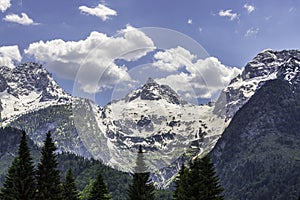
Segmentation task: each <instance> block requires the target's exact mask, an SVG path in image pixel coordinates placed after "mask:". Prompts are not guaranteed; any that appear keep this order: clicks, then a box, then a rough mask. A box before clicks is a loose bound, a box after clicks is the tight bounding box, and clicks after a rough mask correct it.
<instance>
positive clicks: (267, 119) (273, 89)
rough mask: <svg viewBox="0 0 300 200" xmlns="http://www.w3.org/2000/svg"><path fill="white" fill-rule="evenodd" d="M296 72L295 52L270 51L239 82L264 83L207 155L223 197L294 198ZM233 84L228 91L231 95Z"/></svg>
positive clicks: (298, 179)
mask: <svg viewBox="0 0 300 200" xmlns="http://www.w3.org/2000/svg"><path fill="white" fill-rule="evenodd" d="M299 67H300V52H299V51H282V52H276V51H271V50H268V51H265V52H262V53H260V54H259V55H258V56H257V57H255V58H254V59H253V60H252V61H251V62H250V63H249V64H248V65H247V66H246V68H245V70H244V72H243V74H242V75H241V76H240V77H239V78H240V79H243V80H244V81H245V80H248V82H249V85H248V88H251V87H252V85H251V84H250V83H253V82H254V81H257V80H258V77H261V79H262V80H264V82H261V83H260V89H258V90H257V91H256V92H255V94H254V95H253V96H252V98H250V100H249V101H248V103H246V104H245V105H244V106H243V107H242V108H241V109H240V110H239V111H238V112H237V113H236V114H235V115H234V117H233V119H232V121H231V123H230V125H229V126H228V127H227V129H226V130H225V132H224V133H223V134H222V137H221V138H220V139H219V141H218V142H217V144H216V146H215V148H214V149H213V151H212V152H211V155H212V158H213V161H214V163H215V165H216V171H217V174H218V175H219V177H220V179H221V184H222V185H223V187H224V189H225V197H226V198H228V199H298V197H299V194H300V189H299V188H300V148H299V147H300V134H299V130H300V85H299V80H300V75H299V73H300V70H299V69H300V68H299ZM268 77H269V78H268ZM266 79H273V80H266ZM237 82H238V80H236V81H233V82H232V84H231V85H230V86H228V87H229V88H231V91H234V89H233V88H234V84H235V83H237Z"/></svg>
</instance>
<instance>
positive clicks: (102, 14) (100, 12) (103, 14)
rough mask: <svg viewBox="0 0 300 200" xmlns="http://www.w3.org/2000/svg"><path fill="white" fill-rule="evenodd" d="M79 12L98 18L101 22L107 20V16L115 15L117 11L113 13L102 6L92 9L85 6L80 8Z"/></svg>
mask: <svg viewBox="0 0 300 200" xmlns="http://www.w3.org/2000/svg"><path fill="white" fill-rule="evenodd" d="M79 10H80V11H81V12H82V13H85V14H88V15H94V16H96V17H99V18H101V19H102V21H106V20H107V19H109V16H116V15H117V11H115V10H113V9H111V8H109V7H107V6H105V5H103V4H98V6H96V7H94V8H90V7H87V6H80V7H79Z"/></svg>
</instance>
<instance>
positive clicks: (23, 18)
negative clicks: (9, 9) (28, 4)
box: [3, 13, 38, 25]
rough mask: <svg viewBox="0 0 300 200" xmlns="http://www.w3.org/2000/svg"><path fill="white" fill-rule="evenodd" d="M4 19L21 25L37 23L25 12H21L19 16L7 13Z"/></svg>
mask: <svg viewBox="0 0 300 200" xmlns="http://www.w3.org/2000/svg"><path fill="white" fill-rule="evenodd" d="M3 20H4V21H7V22H13V23H18V24H21V25H38V23H35V22H34V21H33V20H32V19H31V18H29V17H28V15H27V14H26V13H21V16H19V15H17V14H9V15H6V16H5V18H3Z"/></svg>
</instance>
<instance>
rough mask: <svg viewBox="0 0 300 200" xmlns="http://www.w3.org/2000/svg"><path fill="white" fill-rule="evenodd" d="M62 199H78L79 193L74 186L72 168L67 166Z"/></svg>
mask: <svg viewBox="0 0 300 200" xmlns="http://www.w3.org/2000/svg"><path fill="white" fill-rule="evenodd" d="M63 199H64V200H79V193H78V190H77V188H76V184H75V178H74V176H73V172H72V168H69V170H68V172H67V174H66V180H65V182H64V183H63Z"/></svg>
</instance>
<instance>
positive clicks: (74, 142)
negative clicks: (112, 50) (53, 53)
mask: <svg viewBox="0 0 300 200" xmlns="http://www.w3.org/2000/svg"><path fill="white" fill-rule="evenodd" d="M0 71H1V72H2V73H1V74H2V76H1V77H0V78H1V82H2V83H3V85H2V86H3V87H2V88H1V91H0V99H1V108H2V109H1V121H2V126H7V125H9V126H13V127H17V128H19V129H24V130H25V131H26V133H27V134H28V136H29V137H30V138H31V139H32V140H33V141H34V143H35V144H37V145H38V146H41V145H42V142H43V140H44V138H45V134H44V133H46V132H47V131H49V130H50V131H51V132H52V137H53V139H54V141H55V144H56V145H57V147H58V150H59V151H60V152H72V153H75V154H77V155H80V156H83V157H86V158H91V157H94V158H96V159H100V160H102V161H103V162H104V163H105V164H107V165H110V166H113V167H114V168H116V169H120V170H123V171H127V172H128V171H130V170H131V168H132V167H133V165H132V163H134V160H135V154H134V153H130V154H128V152H127V151H128V150H130V151H131V152H134V149H137V147H138V146H139V145H140V144H143V146H144V148H145V149H146V150H147V151H148V152H149V153H152V154H151V156H147V158H150V161H151V162H152V163H153V168H154V169H159V170H160V169H161V171H157V172H156V174H153V180H155V182H156V183H158V185H159V186H161V187H164V186H166V185H167V184H168V183H169V182H170V180H171V179H172V177H173V176H174V175H175V174H176V172H177V171H178V168H179V166H180V165H181V163H182V156H181V155H182V154H183V153H184V149H186V148H190V147H192V148H194V150H196V151H194V154H197V153H198V152H208V151H209V150H210V149H211V148H212V147H213V146H214V144H215V142H216V141H217V139H218V137H219V136H220V134H221V133H222V131H223V129H224V119H223V118H221V117H218V116H217V115H216V114H214V113H213V110H214V106H213V104H210V105H201V106H199V105H192V104H189V103H187V102H186V101H184V100H183V99H182V98H181V97H180V96H179V95H178V94H177V93H176V92H175V91H174V90H173V89H171V88H170V87H169V86H167V85H161V84H158V83H157V82H155V81H154V80H153V79H151V78H150V79H149V80H148V82H146V83H145V84H144V85H143V86H141V87H140V88H138V89H136V90H134V91H132V92H130V93H129V94H128V95H126V96H125V97H124V98H122V99H120V100H115V101H113V102H111V103H109V104H108V105H106V106H104V107H100V106H98V105H96V104H95V103H94V102H92V101H89V100H86V99H81V98H77V97H73V96H71V95H69V94H67V93H66V92H65V91H64V90H63V89H62V88H61V87H59V85H58V84H57V83H56V82H55V81H54V80H53V78H52V77H51V75H50V74H49V73H48V72H47V71H46V70H45V69H44V68H43V67H42V66H40V65H38V64H36V63H25V64H22V65H20V66H17V67H15V68H13V69H10V68H7V67H2V68H1V67H0ZM40 82H42V84H40ZM76 112H79V114H76ZM100 144H101V145H100ZM108 144H109V145H108ZM122 152H123V154H122ZM124 156H127V157H128V159H124ZM161 158H164V159H161Z"/></svg>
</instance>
